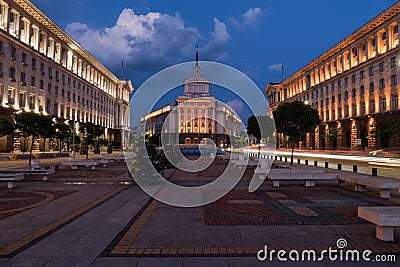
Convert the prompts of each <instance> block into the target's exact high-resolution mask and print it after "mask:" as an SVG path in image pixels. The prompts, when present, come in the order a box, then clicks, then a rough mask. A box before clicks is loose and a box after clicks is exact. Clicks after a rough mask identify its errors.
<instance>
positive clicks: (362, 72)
mask: <svg viewBox="0 0 400 267" xmlns="http://www.w3.org/2000/svg"><path fill="white" fill-rule="evenodd" d="M360 80H364V71H363V70H362V71H360Z"/></svg>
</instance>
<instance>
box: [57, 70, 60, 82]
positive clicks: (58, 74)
mask: <svg viewBox="0 0 400 267" xmlns="http://www.w3.org/2000/svg"><path fill="white" fill-rule="evenodd" d="M59 79H60V73H59V72H58V70H56V80H57V82H58V81H59Z"/></svg>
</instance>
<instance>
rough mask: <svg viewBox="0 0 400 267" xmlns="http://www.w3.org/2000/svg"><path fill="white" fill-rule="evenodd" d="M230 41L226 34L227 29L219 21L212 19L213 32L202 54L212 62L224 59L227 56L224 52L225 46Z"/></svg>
mask: <svg viewBox="0 0 400 267" xmlns="http://www.w3.org/2000/svg"><path fill="white" fill-rule="evenodd" d="M230 39H231V36H230V35H229V33H228V27H227V26H226V24H225V23H223V22H221V21H220V20H219V19H217V18H214V31H213V32H212V40H211V41H210V42H209V43H208V44H207V45H206V46H205V47H204V49H203V51H204V54H205V55H206V56H207V57H209V58H210V59H212V60H222V59H225V58H226V57H227V56H228V54H227V52H226V44H227V43H228V42H229V40H230Z"/></svg>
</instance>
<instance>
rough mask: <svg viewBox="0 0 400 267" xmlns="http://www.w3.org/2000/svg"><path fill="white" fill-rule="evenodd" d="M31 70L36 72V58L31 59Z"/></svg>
mask: <svg viewBox="0 0 400 267" xmlns="http://www.w3.org/2000/svg"><path fill="white" fill-rule="evenodd" d="M32 70H33V71H35V70H36V58H34V57H33V58H32Z"/></svg>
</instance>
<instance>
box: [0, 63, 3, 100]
mask: <svg viewBox="0 0 400 267" xmlns="http://www.w3.org/2000/svg"><path fill="white" fill-rule="evenodd" d="M0 77H3V63H0ZM0 98H1V97H0Z"/></svg>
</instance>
